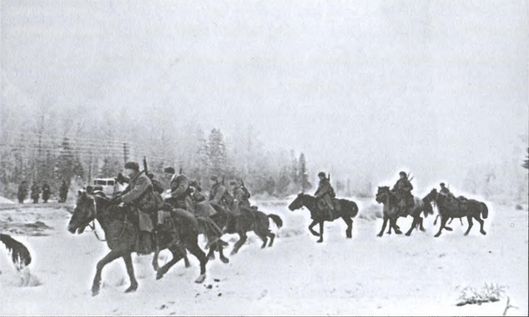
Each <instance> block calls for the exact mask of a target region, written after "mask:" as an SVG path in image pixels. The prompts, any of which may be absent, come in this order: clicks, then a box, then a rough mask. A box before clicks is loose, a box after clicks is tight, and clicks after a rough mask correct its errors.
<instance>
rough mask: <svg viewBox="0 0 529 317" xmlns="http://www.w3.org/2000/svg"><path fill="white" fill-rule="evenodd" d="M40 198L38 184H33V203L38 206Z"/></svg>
mask: <svg viewBox="0 0 529 317" xmlns="http://www.w3.org/2000/svg"><path fill="white" fill-rule="evenodd" d="M39 197H40V187H39V185H38V184H37V183H33V185H31V199H33V203H34V204H37V203H38V202H39Z"/></svg>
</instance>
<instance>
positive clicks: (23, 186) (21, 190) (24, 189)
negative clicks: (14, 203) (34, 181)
mask: <svg viewBox="0 0 529 317" xmlns="http://www.w3.org/2000/svg"><path fill="white" fill-rule="evenodd" d="M27 197H28V183H27V182H26V181H22V183H20V185H19V186H18V193H17V198H18V202H19V203H20V204H23V203H24V200H26V198H27Z"/></svg>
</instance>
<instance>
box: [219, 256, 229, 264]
mask: <svg viewBox="0 0 529 317" xmlns="http://www.w3.org/2000/svg"><path fill="white" fill-rule="evenodd" d="M220 261H221V262H222V263H224V264H228V263H230V259H228V258H226V257H221V258H220Z"/></svg>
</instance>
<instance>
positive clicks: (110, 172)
mask: <svg viewBox="0 0 529 317" xmlns="http://www.w3.org/2000/svg"><path fill="white" fill-rule="evenodd" d="M121 168H122V166H121V162H120V161H119V160H118V159H116V158H113V157H105V158H104V159H103V165H102V166H101V168H100V169H99V175H100V176H102V177H112V176H116V175H118V173H119V172H120V171H121Z"/></svg>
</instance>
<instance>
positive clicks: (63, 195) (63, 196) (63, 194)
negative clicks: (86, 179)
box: [59, 180, 68, 203]
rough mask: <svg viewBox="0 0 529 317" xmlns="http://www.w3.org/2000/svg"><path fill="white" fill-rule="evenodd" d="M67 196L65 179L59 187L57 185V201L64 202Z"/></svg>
mask: <svg viewBox="0 0 529 317" xmlns="http://www.w3.org/2000/svg"><path fill="white" fill-rule="evenodd" d="M67 197H68V184H66V181H65V180H63V181H62V184H61V187H59V202H60V203H64V202H66V198H67Z"/></svg>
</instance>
